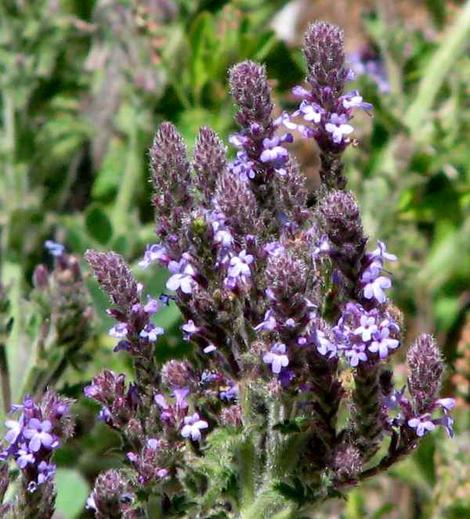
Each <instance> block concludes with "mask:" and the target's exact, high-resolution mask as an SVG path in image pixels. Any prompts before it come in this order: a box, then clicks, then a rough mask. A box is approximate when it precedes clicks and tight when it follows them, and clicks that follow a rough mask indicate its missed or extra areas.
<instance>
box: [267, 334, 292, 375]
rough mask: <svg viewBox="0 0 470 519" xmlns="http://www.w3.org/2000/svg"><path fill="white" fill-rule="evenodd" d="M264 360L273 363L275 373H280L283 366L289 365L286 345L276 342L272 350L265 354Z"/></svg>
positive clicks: (272, 367) (272, 368)
mask: <svg viewBox="0 0 470 519" xmlns="http://www.w3.org/2000/svg"><path fill="white" fill-rule="evenodd" d="M263 362H264V363H265V364H270V365H271V370H272V372H273V373H274V374H276V375H279V373H280V372H281V370H282V368H285V367H287V366H288V365H289V357H288V356H287V355H286V345H285V344H283V343H281V342H276V343H275V344H274V345H273V346H272V348H271V350H270V351H268V352H267V353H265V354H264V355H263Z"/></svg>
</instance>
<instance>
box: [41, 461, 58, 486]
mask: <svg viewBox="0 0 470 519" xmlns="http://www.w3.org/2000/svg"><path fill="white" fill-rule="evenodd" d="M55 471H56V466H55V465H54V464H53V463H47V462H46V461H41V463H40V464H39V465H38V479H37V484H38V485H42V483H44V482H46V481H50V480H51V479H53V477H54V476H55Z"/></svg>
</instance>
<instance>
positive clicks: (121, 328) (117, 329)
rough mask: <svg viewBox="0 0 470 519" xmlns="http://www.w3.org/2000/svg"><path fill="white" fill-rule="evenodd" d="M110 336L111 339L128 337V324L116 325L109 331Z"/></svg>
mask: <svg viewBox="0 0 470 519" xmlns="http://www.w3.org/2000/svg"><path fill="white" fill-rule="evenodd" d="M108 333H109V335H110V336H111V337H115V338H116V339H124V338H126V337H127V333H128V330H127V324H126V323H118V324H116V325H114V326H113V327H112V328H111V329H110V330H109V332H108Z"/></svg>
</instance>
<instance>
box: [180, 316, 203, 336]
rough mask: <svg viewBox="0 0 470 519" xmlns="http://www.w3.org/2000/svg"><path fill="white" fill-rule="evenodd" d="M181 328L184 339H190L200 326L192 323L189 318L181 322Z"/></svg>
mask: <svg viewBox="0 0 470 519" xmlns="http://www.w3.org/2000/svg"><path fill="white" fill-rule="evenodd" d="M181 329H182V330H183V340H184V341H189V340H191V337H192V336H193V335H194V334H195V333H197V332H198V331H199V330H200V328H199V327H198V326H196V325H195V324H194V321H193V320H192V319H189V320H188V321H187V322H186V323H185V324H183V326H182V327H181Z"/></svg>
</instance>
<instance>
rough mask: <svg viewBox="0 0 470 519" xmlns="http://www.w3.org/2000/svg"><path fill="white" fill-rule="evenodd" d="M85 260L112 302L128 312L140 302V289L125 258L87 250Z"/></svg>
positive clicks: (109, 253) (114, 254)
mask: <svg viewBox="0 0 470 519" xmlns="http://www.w3.org/2000/svg"><path fill="white" fill-rule="evenodd" d="M85 259H86V260H87V261H88V264H89V265H90V267H91V269H92V270H93V274H94V275H95V277H96V279H97V280H98V283H99V284H100V285H101V288H102V289H103V290H104V291H105V292H106V293H107V294H108V295H109V297H110V298H111V301H112V302H113V303H114V304H115V305H117V306H119V307H120V308H122V309H125V310H126V311H130V310H131V308H132V306H133V305H134V304H136V303H138V302H139V289H138V286H137V283H136V281H135V279H134V276H133V275H132V272H131V271H130V268H129V266H128V265H127V263H126V262H125V261H124V259H123V257H122V256H120V255H119V254H116V253H115V252H98V251H94V250H87V251H86V253H85Z"/></svg>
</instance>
